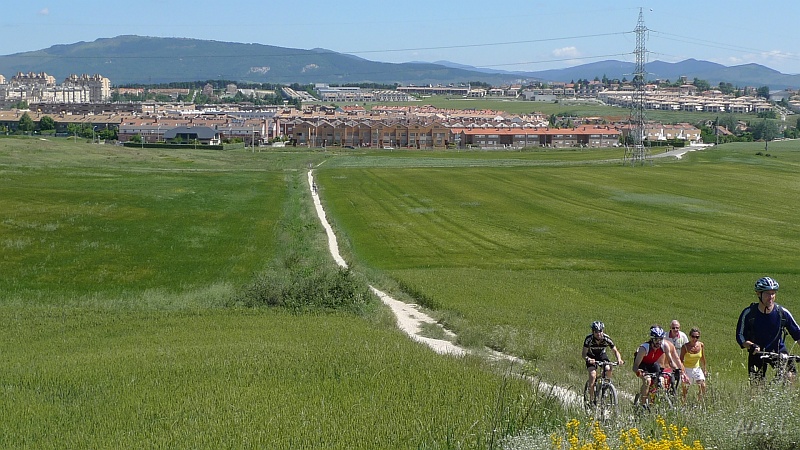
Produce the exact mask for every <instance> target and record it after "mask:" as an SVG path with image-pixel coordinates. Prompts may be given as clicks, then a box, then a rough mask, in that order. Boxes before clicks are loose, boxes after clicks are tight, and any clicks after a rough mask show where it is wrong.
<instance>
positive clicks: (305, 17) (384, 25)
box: [0, 0, 800, 75]
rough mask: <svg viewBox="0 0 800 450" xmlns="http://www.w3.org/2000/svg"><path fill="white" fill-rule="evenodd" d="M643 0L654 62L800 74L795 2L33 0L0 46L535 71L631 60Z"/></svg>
mask: <svg viewBox="0 0 800 450" xmlns="http://www.w3.org/2000/svg"><path fill="white" fill-rule="evenodd" d="M640 8H641V9H642V11H643V13H644V22H645V26H646V27H647V29H648V30H649V32H648V35H647V40H646V48H647V50H648V55H647V60H648V61H655V60H661V61H669V62H677V61H681V60H684V59H688V58H695V59H702V60H707V61H713V62H717V63H720V64H724V65H726V66H731V65H738V64H745V63H757V64H762V65H765V66H767V67H770V68H773V69H775V70H778V71H780V72H783V73H787V74H800V46H798V45H797V42H798V31H797V29H798V28H797V23H798V20H800V2H798V1H796V0H795V1H784V0H778V1H769V2H762V3H756V2H745V1H742V0H728V1H725V2H716V1H712V2H696V1H694V0H692V1H684V0H672V1H670V2H655V1H650V2H642V1H640V2H630V1H625V0H617V1H614V2H567V3H563V2H552V1H518V2H507V3H506V2H488V1H474V0H459V1H455V0H436V1H431V0H429V1H421V0H405V1H400V2H388V1H385V0H339V1H330V0H326V1H319V0H294V1H291V2H290V1H270V0H237V1H233V2H230V3H228V2H222V1H219V0H215V1H210V0H138V1H127V2H116V1H108V0H104V1H99V0H81V1H80V2H66V1H63V0H49V1H38V0H25V1H21V2H15V3H14V7H13V8H9V7H7V8H4V9H3V14H2V16H0V55H9V54H13V53H18V52H25V51H32V50H39V49H43V48H47V47H50V46H52V45H56V44H72V43H75V42H79V41H94V40H95V39H98V38H110V37H115V36H119V35H123V34H135V35H139V36H159V37H185V38H196V39H209V40H216V41H225V42H242V43H259V44H266V45H275V46H279V47H289V48H299V49H311V48H326V49H329V50H333V51H336V52H342V53H351V54H354V55H357V56H360V57H362V58H365V59H369V60H373V61H385V62H408V61H428V62H434V61H439V60H448V61H452V62H456V63H460V64H467V65H471V66H476V67H492V68H497V69H503V70H526V71H538V70H546V69H556V68H563V67H570V66H575V65H579V64H585V63H589V62H593V61H599V60H604V59H617V60H623V61H631V62H633V61H635V57H634V54H633V51H634V50H635V47H636V35H635V34H634V33H633V30H634V28H635V27H636V24H637V19H638V15H639V10H640ZM6 75H7V74H6Z"/></svg>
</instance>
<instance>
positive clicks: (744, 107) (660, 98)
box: [598, 91, 773, 114]
mask: <svg viewBox="0 0 800 450" xmlns="http://www.w3.org/2000/svg"><path fill="white" fill-rule="evenodd" d="M598 99H600V100H602V101H603V102H605V103H606V104H609V105H615V106H621V107H623V108H631V107H633V105H634V102H635V101H636V99H635V98H634V94H633V92H632V91H603V92H601V93H600V94H598ZM644 106H645V109H652V110H663V111H689V112H713V113H723V112H728V113H736V114H747V113H762V112H767V111H771V110H772V109H773V106H772V105H771V104H770V103H769V102H768V101H767V100H764V99H763V98H760V97H755V96H742V97H733V96H729V95H722V94H721V93H720V94H717V95H702V96H700V95H684V94H680V93H663V92H645V94H644Z"/></svg>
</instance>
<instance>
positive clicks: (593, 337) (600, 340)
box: [581, 321, 625, 401]
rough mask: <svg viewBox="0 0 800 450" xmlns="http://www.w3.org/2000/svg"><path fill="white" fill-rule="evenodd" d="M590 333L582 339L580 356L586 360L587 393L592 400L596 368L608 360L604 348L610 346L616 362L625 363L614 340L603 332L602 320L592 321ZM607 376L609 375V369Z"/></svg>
mask: <svg viewBox="0 0 800 450" xmlns="http://www.w3.org/2000/svg"><path fill="white" fill-rule="evenodd" d="M591 328H592V334H590V335H588V336H586V339H584V340H583V352H582V353H581V356H583V359H584V360H585V361H586V370H588V371H589V393H590V394H589V395H590V398H591V400H592V401H594V382H595V380H597V368H598V367H599V366H602V362H603V361H609V359H608V354H606V349H607V348H610V349H611V350H613V351H614V356H615V357H616V358H617V364H620V365H622V364H625V362H624V361H623V360H622V356H621V355H620V353H619V349H618V348H617V347H616V346H615V345H614V341H612V340H611V338H610V337H609V336H608V335H607V334H606V333H605V332H604V331H605V328H606V327H605V325H604V324H603V322H600V321H597V322H592V325H591ZM608 376H609V377H610V376H611V370H610V369H609V372H608Z"/></svg>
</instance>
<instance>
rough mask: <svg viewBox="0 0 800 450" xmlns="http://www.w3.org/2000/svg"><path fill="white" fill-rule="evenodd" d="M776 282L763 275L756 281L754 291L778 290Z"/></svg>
mask: <svg viewBox="0 0 800 450" xmlns="http://www.w3.org/2000/svg"><path fill="white" fill-rule="evenodd" d="M778 287H779V285H778V282H777V281H775V280H773V279H772V278H770V277H763V278H759V279H758V281H756V286H755V289H756V292H763V291H777V290H778Z"/></svg>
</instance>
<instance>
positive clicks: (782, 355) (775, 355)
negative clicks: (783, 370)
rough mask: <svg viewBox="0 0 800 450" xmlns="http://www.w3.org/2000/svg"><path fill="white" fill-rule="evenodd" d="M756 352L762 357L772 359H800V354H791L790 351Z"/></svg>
mask: <svg viewBox="0 0 800 450" xmlns="http://www.w3.org/2000/svg"><path fill="white" fill-rule="evenodd" d="M755 354H756V355H761V359H769V360H770V361H777V360H779V359H782V360H786V361H800V355H790V354H788V353H778V352H757V353H755Z"/></svg>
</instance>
